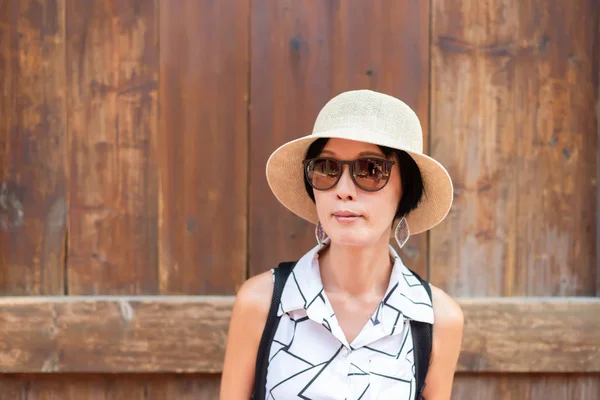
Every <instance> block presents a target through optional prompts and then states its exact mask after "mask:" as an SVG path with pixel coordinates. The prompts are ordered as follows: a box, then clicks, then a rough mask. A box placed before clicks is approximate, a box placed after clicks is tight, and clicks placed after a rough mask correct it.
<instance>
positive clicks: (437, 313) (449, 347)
mask: <svg viewBox="0 0 600 400" xmlns="http://www.w3.org/2000/svg"><path fill="white" fill-rule="evenodd" d="M431 294H432V297H433V312H434V319H435V323H434V325H433V349H432V351H431V363H430V365H429V371H428V372H427V379H426V380H425V390H424V391H423V397H424V398H425V399H426V400H449V399H450V396H451V394H452V382H453V380H454V371H455V370H456V364H457V362H458V356H459V354H460V348H461V345H462V335H463V325H464V316H463V312H462V310H461V308H460V306H459V305H458V303H456V302H455V301H454V300H453V299H452V298H451V297H450V296H448V295H447V294H446V293H445V292H444V291H443V290H441V289H438V288H436V287H434V286H433V285H432V286H431Z"/></svg>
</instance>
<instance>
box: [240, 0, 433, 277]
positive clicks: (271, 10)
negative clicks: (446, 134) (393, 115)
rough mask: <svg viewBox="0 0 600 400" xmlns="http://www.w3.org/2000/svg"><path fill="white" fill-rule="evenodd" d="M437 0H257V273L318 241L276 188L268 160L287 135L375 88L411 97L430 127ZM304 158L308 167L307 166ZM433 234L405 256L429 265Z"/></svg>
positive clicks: (253, 242) (253, 186)
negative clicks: (340, 98)
mask: <svg viewBox="0 0 600 400" xmlns="http://www.w3.org/2000/svg"><path fill="white" fill-rule="evenodd" d="M428 46H429V4H428V2H426V1H418V2H417V1H408V0H401V1H397V0H377V1H369V2H364V1H360V0H349V1H343V2H334V1H329V2H325V1H323V2H298V1H279V2H274V1H258V2H255V3H253V7H252V46H251V48H252V67H251V74H252V77H251V96H250V98H251V105H252V107H251V114H250V274H251V275H254V274H257V273H259V272H262V271H265V270H267V269H269V268H272V267H273V266H275V265H276V264H277V263H278V262H280V261H282V260H291V259H297V258H298V257H300V256H301V255H302V254H303V253H305V252H306V251H307V250H308V249H310V248H311V247H313V246H314V245H315V244H316V242H315V239H314V225H312V224H309V223H308V222H305V221H303V220H301V219H300V218H298V217H296V216H295V215H293V214H292V213H290V212H289V211H287V210H286V209H285V208H284V207H283V206H281V205H280V204H279V203H278V202H277V200H276V199H275V197H274V196H273V195H272V194H271V192H270V190H269V187H268V184H267V182H266V178H265V172H264V171H265V164H266V161H267V159H268V157H269V155H270V154H271V152H272V151H273V150H275V149H276V148H277V147H279V146H280V145H281V144H283V143H284V142H286V141H288V140H291V139H294V138H298V137H301V136H305V135H308V134H310V133H311V132H312V126H313V123H314V120H315V118H316V116H317V114H318V112H319V110H320V108H321V107H322V106H323V105H324V104H325V103H326V102H327V100H329V99H330V98H331V97H333V96H335V95H337V94H338V93H340V92H342V91H345V90H351V89H357V88H368V89H373V90H378V91H382V92H385V93H388V94H391V95H394V96H397V97H399V98H401V99H402V100H404V101H405V102H406V103H407V104H409V105H410V106H411V107H413V108H414V109H415V111H416V112H417V114H418V115H419V117H420V119H421V123H422V124H423V130H424V132H425V146H426V147H425V148H426V149H427V132H428V101H429V89H428V87H429V86H428V85H429V83H428V79H429V77H428V65H429V50H428ZM299 168H300V167H299ZM426 250H427V236H426V235H419V236H415V237H413V238H411V240H410V241H409V243H408V244H407V246H406V247H405V248H404V249H403V251H402V253H403V259H404V260H405V261H406V263H407V264H408V265H409V266H410V267H411V268H414V269H416V270H417V271H418V272H420V273H422V274H424V275H425V274H426V270H427V251H426Z"/></svg>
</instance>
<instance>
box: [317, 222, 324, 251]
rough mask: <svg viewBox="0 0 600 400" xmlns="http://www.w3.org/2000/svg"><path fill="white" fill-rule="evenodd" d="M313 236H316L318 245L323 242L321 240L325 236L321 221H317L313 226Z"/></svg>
mask: <svg viewBox="0 0 600 400" xmlns="http://www.w3.org/2000/svg"><path fill="white" fill-rule="evenodd" d="M315 237H316V238H317V243H318V244H319V246H320V245H321V244H323V241H324V240H325V238H326V236H325V231H324V230H323V226H322V225H321V221H317V226H316V227H315Z"/></svg>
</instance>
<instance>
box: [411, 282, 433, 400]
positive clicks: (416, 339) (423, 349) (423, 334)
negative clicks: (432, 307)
mask: <svg viewBox="0 0 600 400" xmlns="http://www.w3.org/2000/svg"><path fill="white" fill-rule="evenodd" d="M411 272H412V273H413V275H414V276H416V277H417V279H418V280H419V281H420V282H421V284H422V285H423V287H424V288H425V290H426V291H427V294H428V295H429V299H430V300H431V299H432V297H431V287H430V286H429V283H428V282H427V281H425V280H423V279H422V278H421V277H420V276H419V275H418V274H417V273H416V272H414V271H412V270H411ZM432 304H433V301H432ZM410 329H411V332H412V339H413V349H414V350H413V352H414V358H415V371H416V381H417V393H416V396H415V399H416V400H419V399H422V398H423V397H422V392H423V389H425V378H426V377H427V370H428V369H429V361H430V359H431V348H432V344H433V325H431V324H428V323H426V322H421V321H414V320H411V321H410Z"/></svg>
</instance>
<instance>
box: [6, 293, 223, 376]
mask: <svg viewBox="0 0 600 400" xmlns="http://www.w3.org/2000/svg"><path fill="white" fill-rule="evenodd" d="M231 305H232V301H231V299H230V298H228V297H205V298H191V297H179V296H167V297H158V298H153V297H142V296H135V297H128V298H125V297H123V298H116V297H104V298H96V297H88V296H85V297H78V296H68V297H62V298H61V297H39V298H38V297H28V298H19V299H10V298H3V299H0V326H2V331H1V332H0V353H1V354H2V357H1V358H0V372H111V373H112V372H208V373H212V372H220V370H221V364H222V360H221V359H222V356H223V352H224V347H225V342H226V336H227V327H228V325H229V319H230V317H231Z"/></svg>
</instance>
